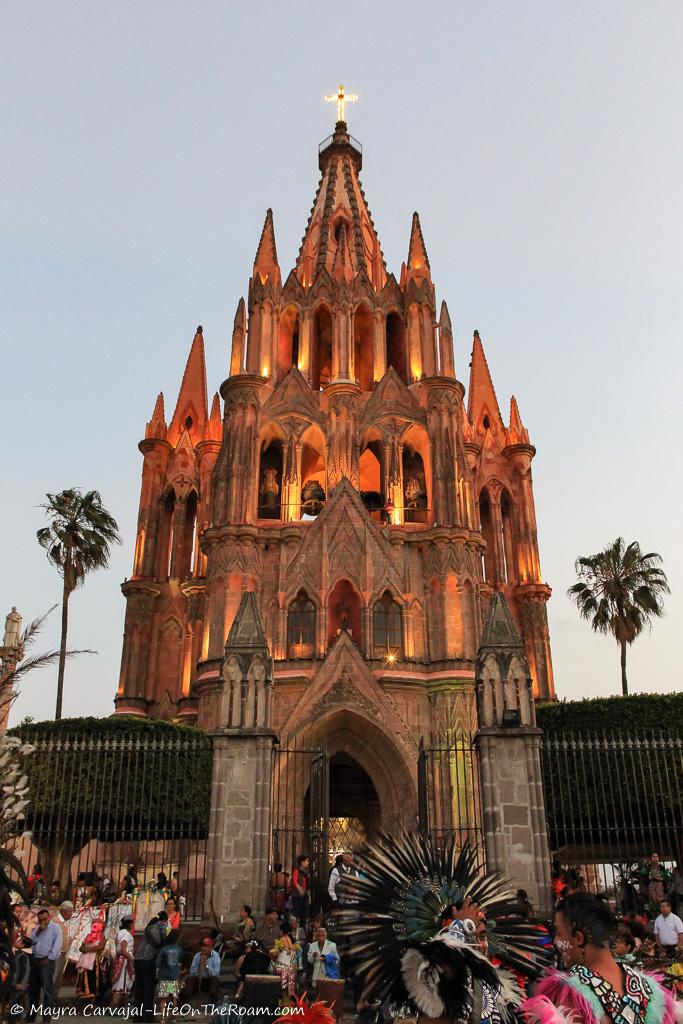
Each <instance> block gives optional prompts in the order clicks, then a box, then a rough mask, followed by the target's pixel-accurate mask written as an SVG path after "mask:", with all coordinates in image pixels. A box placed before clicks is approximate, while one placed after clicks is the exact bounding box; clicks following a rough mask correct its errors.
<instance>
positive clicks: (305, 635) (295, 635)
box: [287, 590, 315, 658]
mask: <svg viewBox="0 0 683 1024" xmlns="http://www.w3.org/2000/svg"><path fill="white" fill-rule="evenodd" d="M314 646H315V605H314V604H313V602H312V601H311V599H310V598H309V597H308V595H307V594H306V592H305V591H304V590H300V591H299V593H298V594H297V596H296V600H294V601H292V603H291V604H290V606H289V614H288V616H287V654H288V657H290V658H312V657H313V649H314Z"/></svg>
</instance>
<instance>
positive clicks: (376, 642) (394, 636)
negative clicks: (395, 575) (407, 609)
mask: <svg viewBox="0 0 683 1024" xmlns="http://www.w3.org/2000/svg"><path fill="white" fill-rule="evenodd" d="M372 642H373V648H374V651H373V654H374V657H375V658H384V659H385V661H388V662H390V663H391V662H394V661H400V660H402V658H403V622H402V617H401V606H400V604H399V603H398V601H395V600H394V598H393V597H392V595H391V592H390V591H389V590H385V591H384V593H383V594H382V596H381V597H380V599H379V600H378V601H375V605H374V608H373V609H372Z"/></svg>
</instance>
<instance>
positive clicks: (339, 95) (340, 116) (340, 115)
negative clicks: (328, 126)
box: [325, 85, 358, 122]
mask: <svg viewBox="0 0 683 1024" xmlns="http://www.w3.org/2000/svg"><path fill="white" fill-rule="evenodd" d="M325 99H326V100H327V102H328V103H336V104H337V121H338V122H339V121H345V120H346V118H345V117H344V113H345V111H344V106H345V105H346V104H347V103H355V102H356V100H357V99H358V97H357V96H356V94H355V93H348V94H347V93H345V92H344V86H343V85H340V86H339V88H338V89H337V92H336V94H335V95H333V96H326V97H325Z"/></svg>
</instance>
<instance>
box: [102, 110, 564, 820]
mask: <svg viewBox="0 0 683 1024" xmlns="http://www.w3.org/2000/svg"><path fill="white" fill-rule="evenodd" d="M318 158H319V167H320V173H321V177H320V182H319V185H318V189H317V192H316V195H315V199H314V202H313V207H312V210H311V213H310V216H309V219H308V223H307V225H306V230H305V233H304V237H303V241H302V243H301V248H300V251H299V254H298V257H297V259H296V262H295V265H294V267H293V268H292V269H291V271H290V272H289V273H288V275H287V276H285V275H284V274H283V273H282V271H281V268H280V265H279V262H278V255H277V249H276V242H275V229H274V221H273V215H272V212H271V211H270V210H269V211H268V213H267V215H266V219H265V223H264V226H263V231H262V234H261V237H260V241H259V243H258V246H257V252H256V258H255V261H254V266H253V271H252V275H251V278H250V281H249V290H248V295H247V298H246V302H245V301H244V300H243V299H242V300H240V302H239V305H238V307H237V312H236V315H235V321H234V329H233V336H232V350H231V353H230V373H229V376H228V377H227V379H226V380H225V381H224V382H223V383H222V385H221V387H220V396H221V397H222V402H223V405H222V408H221V398H219V395H218V394H216V395H214V397H213V400H212V402H211V405H210V406H209V402H208V396H207V384H206V372H205V365H204V339H203V333H202V328H201V327H199V328H197V332H196V334H195V337H194V340H193V341H192V345H191V350H190V354H189V358H188V361H187V367H186V370H185V374H184V377H183V381H182V384H181V388H180V393H179V396H178V400H177V403H176V405H175V409H174V412H173V415H172V416H171V418H170V420H169V421H168V422H167V421H166V416H165V409H164V400H163V395H160V396H159V398H158V399H157V402H156V405H155V407H154V411H153V414H152V418H151V420H150V421H149V423H148V424H147V427H146V430H145V437H144V439H143V440H142V441H141V442H140V451H141V453H142V455H143V468H142V488H141V497H140V508H139V520H138V530H137V542H136V548H135V557H134V566H133V573H132V576H131V578H130V579H128V580H126V582H125V583H124V584H123V587H122V589H123V593H124V595H125V598H126V602H127V606H126V618H125V628H124V641H123V654H122V662H121V675H120V682H119V687H118V692H117V694H116V698H115V704H116V711H117V713H119V714H129V715H130V714H134V715H139V716H150V717H161V718H173V719H176V720H178V719H179V720H183V721H185V722H187V723H191V724H197V725H198V726H199V727H200V728H202V729H205V730H207V731H210V732H215V731H216V730H220V729H222V728H224V727H225V726H226V725H231V724H232V725H235V724H236V720H235V718H234V716H235V715H236V714H237V712H236V711H235V709H234V708H232V707H228V705H227V703H226V701H228V699H229V698H227V697H226V693H227V692H228V690H229V685H228V684H229V683H230V673H231V672H232V671H233V668H231V662H230V661H229V659H228V658H226V657H225V647H226V640H227V638H228V635H229V633H230V631H231V627H232V626H233V624H234V620H235V615H236V613H237V609H238V607H239V606H240V603H241V601H242V597H243V594H244V593H245V592H253V594H254V598H255V601H256V606H257V608H258V613H259V615H260V621H261V623H262V625H263V631H264V633H265V637H266V640H267V645H268V652H269V657H270V658H272V682H273V685H272V688H269V690H268V708H267V709H265V708H259V709H252V711H253V723H252V724H254V725H255V724H256V723H257V719H258V715H259V714H261V715H262V716H263V715H264V714H266V710H267V724H268V726H269V728H270V729H272V730H273V731H274V733H275V734H276V735H277V737H278V738H279V741H280V744H281V745H282V744H285V745H286V744H287V743H292V744H294V743H296V744H299V745H301V746H306V745H309V746H310V745H312V744H315V743H324V745H325V747H326V749H327V752H328V756H329V757H330V764H331V766H332V768H334V766H335V765H336V766H337V769H338V778H340V779H346V781H347V783H348V787H350V789H351V790H352V789H353V787H354V786H356V787H357V791H358V793H361V794H364V797H363V799H365V798H367V802H368V804H372V807H373V811H372V815H373V820H372V821H369V820H366V821H365V822H364V826H365V827H366V828H367V829H372V828H374V827H376V826H378V825H379V824H381V825H383V826H384V827H392V826H393V825H394V824H395V823H398V822H406V821H410V820H414V816H415V806H416V799H417V797H416V785H417V782H416V771H417V761H418V746H419V742H420V739H421V738H422V737H423V738H424V741H425V743H430V742H435V741H436V740H437V738H438V737H439V736H440V735H443V734H444V733H446V732H447V731H449V730H450V731H452V730H458V729H459V730H462V731H464V732H467V733H469V732H474V731H475V730H476V728H477V706H476V699H475V674H476V673H475V665H476V658H477V651H478V648H479V645H480V640H481V635H482V628H483V623H484V620H485V618H486V611H487V608H488V606H489V603H490V601H491V597H492V595H493V594H494V593H499V594H502V595H504V597H505V599H506V601H507V606H508V607H509V609H510V613H511V616H512V620H513V622H514V626H515V628H516V630H517V633H518V634H519V637H520V638H521V643H522V644H523V654H524V658H518V659H517V661H514V659H513V662H512V663H511V665H510V666H509V672H510V680H509V682H511V684H512V685H513V688H514V685H516V686H517V688H518V692H519V693H521V691H522V690H523V689H524V687H525V686H526V677H527V673H528V674H529V675H530V677H531V679H532V685H533V694H534V696H535V697H537V698H538V697H540V698H552V697H553V696H554V690H553V677H552V666H551V655H550V643H549V635H548V625H547V617H546V602H547V600H548V598H549V596H550V588H549V587H548V586H547V585H546V584H545V583H544V582H543V579H542V576H541V568H540V560H539V551H538V540H537V528H536V515H535V508H534V497H533V485H532V475H531V463H532V459H533V457H534V454H535V449H534V447H533V445H532V444H531V442H530V439H529V434H528V431H527V430H526V428H525V426H524V424H523V422H522V419H521V416H520V413H519V409H518V406H517V403H516V401H515V399H514V398H512V400H511V402H510V412H509V416H508V417H506V418H505V419H504V418H503V416H502V414H501V411H500V407H499V404H498V400H497V397H496V392H495V389H494V386H493V382H492V378H491V374H490V372H489V368H488V364H487V360H486V357H485V355H484V349H483V345H482V341H481V338H480V337H479V334H478V332H476V331H475V332H474V339H473V347H472V353H471V364H470V371H469V386H468V389H467V391H466V390H465V387H464V385H463V383H461V381H460V380H459V379H458V376H457V373H456V363H455V356H454V345H453V332H452V327H451V320H450V316H449V311H448V308H447V305H446V302H445V301H442V302H441V303H440V305H439V304H437V299H436V291H435V286H434V282H433V280H432V272H431V267H430V262H429V258H428V254H427V248H426V245H425V240H424V238H423V234H422V229H421V225H420V220H419V217H418V215H417V214H414V215H413V220H412V225H411V227H410V232H409V243H408V255H407V259H406V262H405V263H404V264H403V266H402V267H401V271H400V274H399V275H398V277H395V276H394V275H393V274H392V273H390V272H389V270H388V269H387V266H386V264H385V261H384V257H383V254H382V249H381V245H380V241H379V238H378V235H377V232H376V229H375V226H374V224H373V220H372V217H371V214H370V210H369V208H368V204H367V202H366V198H365V194H364V192H363V189H362V186H361V182H360V178H359V173H360V170H361V165H362V150H361V147H360V145H359V144H358V143H357V142H356V141H355V140H354V139H353V138H352V136H351V135H350V134H349V133H348V130H347V127H346V124H345V123H344V122H343V121H340V122H338V123H337V125H336V128H335V132H334V134H333V135H332V136H331V137H330V138H329V139H328V140H326V141H325V142H324V143H323V144H321V146H320V149H319V157H318ZM406 233H407V234H408V232H406ZM524 660H526V662H527V663H528V667H527V666H525V665H524ZM515 672H517V673H518V676H515ZM513 677H514V678H513ZM243 712H244V709H242V713H243ZM231 716H232V718H231ZM348 787H347V788H348ZM337 798H338V799H339V800H342V794H341V792H340V793H339V794H338V797H337ZM334 801H335V797H334V795H332V796H331V813H332V814H334V811H335V808H334ZM337 810H338V811H342V810H343V808H342V806H341V804H339V806H338V807H337ZM366 817H367V815H366Z"/></svg>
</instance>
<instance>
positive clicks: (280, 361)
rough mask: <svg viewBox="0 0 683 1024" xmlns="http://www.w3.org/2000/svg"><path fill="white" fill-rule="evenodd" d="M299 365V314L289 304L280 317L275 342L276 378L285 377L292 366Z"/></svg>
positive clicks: (279, 379)
mask: <svg viewBox="0 0 683 1024" xmlns="http://www.w3.org/2000/svg"><path fill="white" fill-rule="evenodd" d="M298 365H299V314H298V312H297V310H296V309H295V308H294V306H289V307H288V308H287V309H286V310H285V311H284V313H283V314H282V317H281V319H280V334H279V337H278V344H277V379H278V381H281V380H282V378H283V377H286V376H287V374H288V373H289V371H290V370H291V368H292V366H297V367H298Z"/></svg>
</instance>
